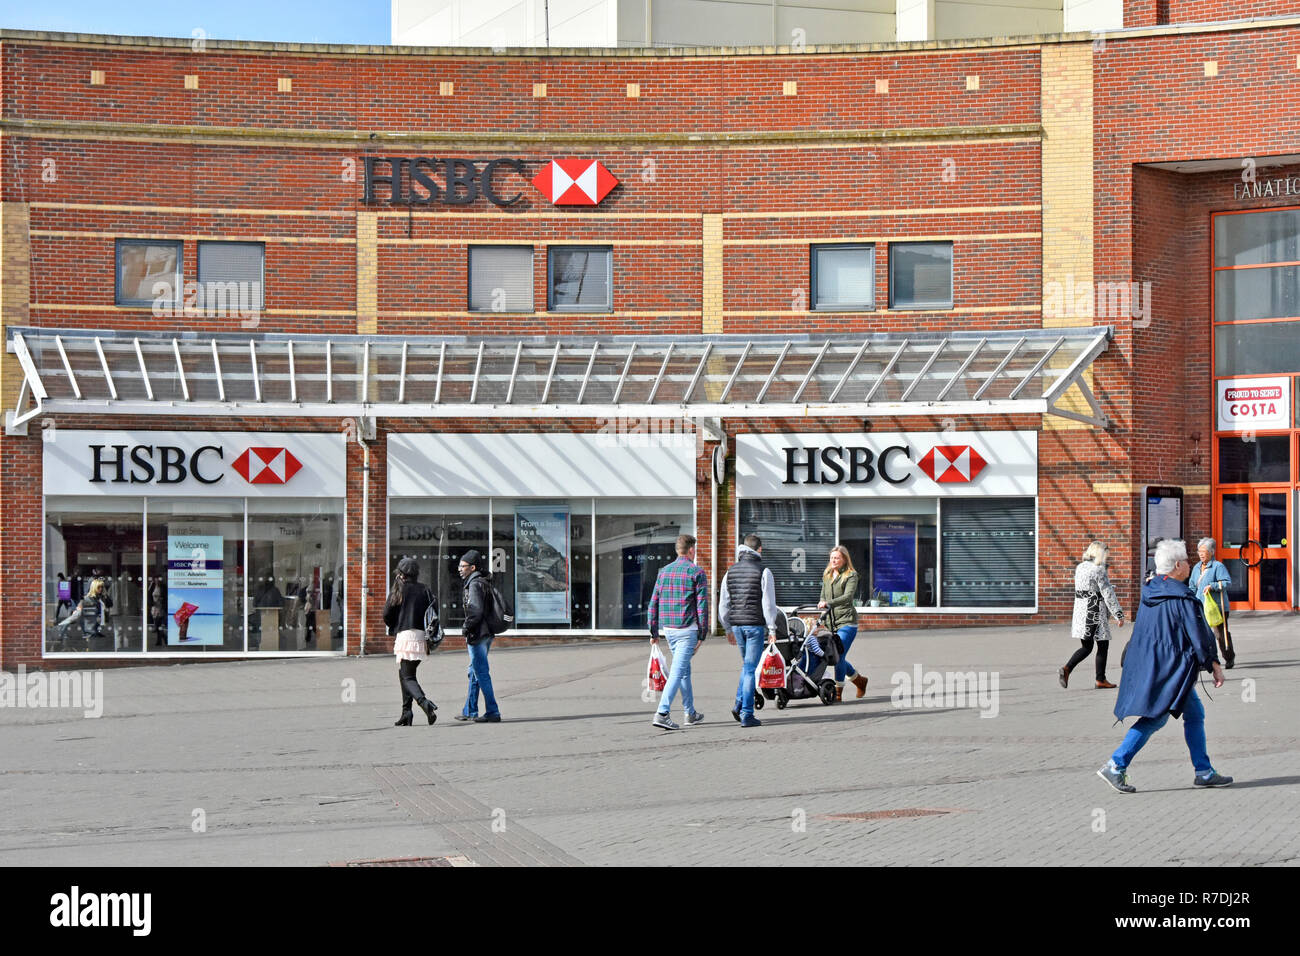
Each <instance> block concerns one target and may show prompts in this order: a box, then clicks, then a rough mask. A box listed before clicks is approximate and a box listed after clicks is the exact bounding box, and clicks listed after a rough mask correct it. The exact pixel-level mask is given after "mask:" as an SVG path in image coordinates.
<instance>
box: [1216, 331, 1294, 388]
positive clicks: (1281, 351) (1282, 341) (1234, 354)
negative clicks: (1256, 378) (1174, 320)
mask: <svg viewBox="0 0 1300 956" xmlns="http://www.w3.org/2000/svg"><path fill="white" fill-rule="evenodd" d="M1296 369H1300V322H1245V323H1241V324H1236V325H1216V326H1215V327H1214V373H1215V374H1216V375H1218V376H1219V377H1225V376H1232V375H1269V374H1274V373H1278V372H1283V373H1285V372H1294V371H1295V370H1296Z"/></svg>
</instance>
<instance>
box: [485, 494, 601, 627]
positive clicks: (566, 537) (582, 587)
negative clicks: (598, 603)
mask: <svg viewBox="0 0 1300 956" xmlns="http://www.w3.org/2000/svg"><path fill="white" fill-rule="evenodd" d="M591 510H592V502H591V499H590V498H573V499H564V498H561V499H548V500H533V499H513V498H493V499H492V568H493V571H494V575H493V581H494V582H495V583H496V584H497V586H498V587H500V588H501V592H502V593H503V594H504V595H507V596H512V597H513V601H514V609H515V626H516V627H517V628H518V629H519V630H561V629H565V628H571V629H574V630H587V629H590V628H591V626H592V614H591V611H592V608H591V604H592V601H591V574H592V514H591Z"/></svg>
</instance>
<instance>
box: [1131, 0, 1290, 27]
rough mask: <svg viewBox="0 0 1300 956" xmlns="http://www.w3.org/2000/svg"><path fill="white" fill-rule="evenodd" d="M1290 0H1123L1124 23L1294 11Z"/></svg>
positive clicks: (1234, 17)
mask: <svg viewBox="0 0 1300 956" xmlns="http://www.w3.org/2000/svg"><path fill="white" fill-rule="evenodd" d="M1296 13H1297V10H1296V6H1295V3H1294V2H1292V0H1127V2H1126V3H1125V4H1124V26H1126V27H1154V26H1164V25H1166V24H1168V25H1176V24H1179V23H1212V22H1215V21H1218V20H1249V19H1252V18H1255V17H1277V16H1287V15H1292V16H1293V15H1295V14H1296Z"/></svg>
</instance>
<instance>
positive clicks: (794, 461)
mask: <svg viewBox="0 0 1300 956" xmlns="http://www.w3.org/2000/svg"><path fill="white" fill-rule="evenodd" d="M783 450H784V452H785V484H787V485H793V484H805V485H817V484H822V485H838V484H841V483H843V484H849V485H865V484H869V483H870V482H872V481H874V480H875V478H876V475H877V474H879V476H880V477H881V479H883V480H884V481H886V482H888V483H889V484H891V485H900V484H902V483H903V482H904V481H906V480H907V478H908V475H909V474H910V470H904V471H903V473H902V474H901V475H900V474H897V470H898V469H900V468H905V466H903V465H901V464H899V463H897V462H896V461H895V460H894V459H895V457H896V456H898V455H902V456H903V458H904V459H906V460H907V462H908V463H909V464H910V463H911V461H912V449H911V447H910V446H908V445H890V446H889V447H888V448H886V449H885V450H884V451H882V452H881V453H880V457H879V458H877V457H876V453H875V452H873V451H872V450H871V449H870V448H864V447H862V446H856V445H855V446H847V447H846V446H843V445H830V446H827V447H825V448H819V447H809V446H804V447H787V448H785V449H783ZM796 473H799V474H802V476H803V477H802V479H800V478H797V477H796Z"/></svg>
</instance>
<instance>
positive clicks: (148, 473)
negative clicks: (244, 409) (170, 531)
mask: <svg viewBox="0 0 1300 956" xmlns="http://www.w3.org/2000/svg"><path fill="white" fill-rule="evenodd" d="M89 449H90V465H91V477H90V483H91V484H104V483H111V484H126V483H129V484H133V485H140V484H160V485H175V484H180V483H181V482H183V481H185V479H186V478H190V477H193V478H194V480H195V481H198V482H201V483H202V484H205V485H215V484H216V483H217V482H219V481H220V480H221V478H222V475H223V474H224V471H218V472H217V473H216V476H215V477H209V475H211V474H212V466H211V464H210V463H209V465H208V466H207V471H206V472H205V470H204V465H203V456H204V455H205V454H207V453H214V454H215V455H216V456H217V458H219V459H221V460H223V461H224V460H225V453H224V452H223V451H222V449H221V447H220V446H219V445H204V446H203V447H202V448H199V449H197V450H195V452H194V453H193V454H191V455H189V456H188V457H187V456H186V453H185V449H184V448H178V447H177V446H175V445H91V446H89ZM106 474H107V475H111V476H112V477H108V478H106V477H104V476H105V475H106Z"/></svg>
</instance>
